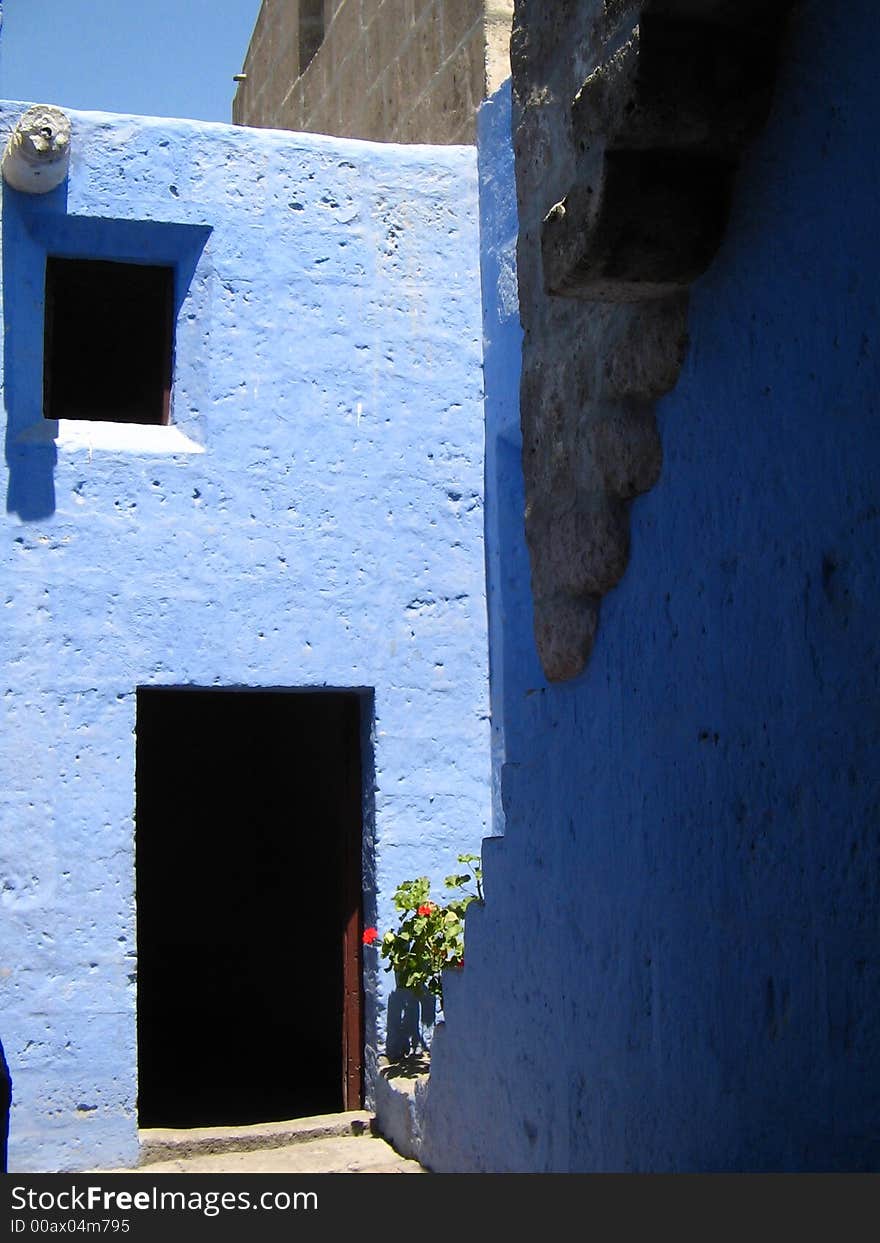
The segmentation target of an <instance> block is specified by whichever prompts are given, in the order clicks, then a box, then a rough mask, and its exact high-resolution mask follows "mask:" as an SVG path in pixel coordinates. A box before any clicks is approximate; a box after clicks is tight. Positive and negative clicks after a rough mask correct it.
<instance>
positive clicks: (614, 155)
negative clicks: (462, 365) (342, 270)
mask: <svg viewBox="0 0 880 1243" xmlns="http://www.w3.org/2000/svg"><path fill="white" fill-rule="evenodd" d="M790 7H791V2H790V0H770V3H761V4H758V3H757V2H756V0H745V2H744V3H742V4H739V3H732V2H731V0H707V2H705V3H699V2H698V0H642V2H641V3H634V2H633V0H565V2H564V3H561V4H558V5H553V6H547V5H543V4H541V3H539V0H517V4H516V7H515V14H514V29H513V35H512V40H511V63H512V69H513V85H514V95H515V103H516V108H517V112H518V117H517V120H516V125H515V137H514V147H515V154H516V175H517V194H518V201H519V208H520V224H521V228H520V238H519V246H518V270H519V281H520V306H521V315H522V321H523V328H524V342H523V376H522V389H521V419H522V428H523V460H524V471H525V479H526V516H525V525H526V537H527V541H528V545H529V552H530V557H531V565H532V588H533V598H534V609H535V633H536V640H537V644H538V649H539V653H540V656H541V661H542V664H543V668H544V671H545V673H546V675H547V677H548V678H549V679H551V680H561V679H565V678H569V677H572V676H575V675H576V674H577V673H579V672H580V671H581V669H582V668H583V666H584V663H585V662H586V660H587V658H588V656H589V652H590V649H591V646H592V641H593V637H594V635H595V630H596V623H597V617H598V610H599V603H600V600H601V598H602V596H603V595H604V594H605V593H606V592H608V591H609V590H610V589H611V588H612V587H614V586H615V585H616V583H617V582H619V580H620V577H621V575H622V574H623V572H624V569H625V567H626V562H627V558H628V541H629V536H628V530H629V521H628V513H627V502H628V501H629V500H630V499H631V498H632V497H634V496H637V495H638V494H639V493H640V492H644V491H646V490H647V489H648V488H650V487H651V486H652V485H653V484H654V482H655V481H656V479H657V477H658V475H659V471H660V461H661V448H660V443H659V437H658V434H657V429H656V426H655V423H654V416H653V412H652V408H651V407H652V403H653V402H654V401H655V400H656V399H657V398H658V397H660V396H661V395H662V394H663V393H665V392H668V391H669V389H670V388H672V386H673V385H674V384H675V382H676V380H677V377H678V372H679V369H680V366H681V363H682V360H683V357H684V351H685V346H686V340H687V336H686V319H687V291H688V289H689V286H690V285H691V283H692V282H693V281H694V280H695V279H696V278H697V277H698V276H699V275H700V274H701V273H702V272H703V271H705V269H706V268H707V266H708V265H709V263H710V262H711V260H712V258H713V256H714V254H715V253H716V251H717V249H718V247H719V245H720V243H721V240H722V238H723V235H724V228H725V224H726V219H727V213H728V208H729V204H730V200H731V192H732V187H733V180H734V175H735V170H736V165H737V161H738V159H739V156H740V154H741V152H742V150H743V148H744V146H745V145H746V143H747V142H748V141H749V140H750V139H751V138H752V137H753V136H754V135H755V134H756V133H757V132H758V130H759V129H760V127H761V125H762V124H763V122H764V120H765V119H766V116H767V112H768V109H769V106H770V100H771V94H772V87H773V77H774V72H775V66H776V60H777V55H778V47H779V42H780V38H781V34H782V29H783V22H784V19H785V17H786V15H787V12H788V10H789V9H790ZM572 343H574V345H573V344H572Z"/></svg>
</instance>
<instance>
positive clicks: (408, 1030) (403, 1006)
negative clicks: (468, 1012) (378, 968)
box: [385, 988, 437, 1062]
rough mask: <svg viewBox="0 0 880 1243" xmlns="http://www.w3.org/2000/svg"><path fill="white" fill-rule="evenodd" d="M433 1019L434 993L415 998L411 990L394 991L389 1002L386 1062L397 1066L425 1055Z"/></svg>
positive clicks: (434, 1008) (434, 1012)
mask: <svg viewBox="0 0 880 1243" xmlns="http://www.w3.org/2000/svg"><path fill="white" fill-rule="evenodd" d="M436 1018H437V998H436V997H435V996H434V994H433V993H422V994H417V993H415V992H413V990H412V989H411V988H395V989H394V990H393V992H392V993H391V996H390V997H389V998H388V1029H387V1033H386V1039H385V1056H386V1057H387V1058H388V1060H389V1061H390V1062H397V1061H399V1060H400V1059H401V1058H407V1057H411V1056H413V1055H418V1054H420V1053H426V1052H428V1050H429V1049H430V1045H431V1040H430V1033H431V1032H432V1031H433V1030H434V1023H435V1021H436Z"/></svg>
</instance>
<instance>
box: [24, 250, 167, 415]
mask: <svg viewBox="0 0 880 1243" xmlns="http://www.w3.org/2000/svg"><path fill="white" fill-rule="evenodd" d="M173 336H174V269H173V268H172V267H157V266H149V265H146V264H139V263H115V262H107V261H105V260H98V259H62V258H57V257H54V256H50V257H48V258H47V260H46V313H45V325H44V343H43V414H44V416H45V417H46V418H47V419H88V420H105V421H108V422H113V423H154V424H164V423H168V421H169V414H170V405H171V372H172V357H173Z"/></svg>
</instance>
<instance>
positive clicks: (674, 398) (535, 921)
mask: <svg viewBox="0 0 880 1243" xmlns="http://www.w3.org/2000/svg"><path fill="white" fill-rule="evenodd" d="M844 10H845V11H844ZM878 42H880V23H878V21H877V16H876V11H875V7H874V5H873V4H871V3H869V2H868V0H857V2H856V3H854V4H852V5H847V6H833V5H826V4H822V3H818V2H808V3H806V4H804V5H800V6H798V13H797V16H796V21H795V24H794V26H793V30H792V34H791V37H790V40H789V42H788V44H787V47H786V49H785V53H784V58H783V63H782V70H781V75H780V80H779V84H778V90H777V96H776V102H775V106H774V109H773V113H772V116H771V118H770V121H769V124H768V125H767V128H766V130H765V132H764V133H763V134H762V136H761V137H760V138H759V139H758V141H757V142H756V143H755V145H754V147H753V148H752V149H751V150H750V152H749V153H748V155H747V156H746V158H745V161H744V164H743V167H742V170H741V173H740V176H739V180H738V186H737V192H736V197H735V202H734V206H733V212H732V216H731V220H730V225H729V228H728V232H727V236H726V240H725V243H724V245H723V247H722V250H721V252H720V254H719V255H718V257H717V260H716V261H715V263H714V264H713V265H712V267H711V269H710V271H709V272H708V274H707V275H706V276H705V277H704V278H703V279H702V280H701V281H700V282H699V283H698V285H697V286H696V288H695V289H694V292H693V297H692V303H691V313H690V334H691V343H690V348H689V351H688V354H687V358H686V361H685V365H684V370H683V372H682V375H681V378H680V380H679V383H678V385H677V387H676V389H675V390H674V391H673V392H672V393H671V394H670V395H669V396H668V397H667V398H666V399H664V400H663V401H662V402H661V403H660V406H659V421H660V427H661V433H662V438H663V445H664V464H663V472H662V477H661V479H660V482H659V483H658V485H657V486H656V488H655V489H654V490H653V491H652V492H651V493H650V494H648V495H647V496H645V497H644V498H642V499H640V500H639V501H638V502H636V504H635V505H634V507H633V523H632V557H631V561H630V565H629V568H628V570H627V572H626V575H625V577H624V579H623V581H622V583H621V585H620V587H619V588H618V589H617V590H616V591H614V592H612V593H611V594H610V595H609V596H608V597H607V598H606V599H605V601H604V603H603V606H602V618H601V623H600V630H599V636H598V641H597V644H596V647H595V650H594V653H593V655H592V658H591V660H590V663H589V666H588V668H587V670H586V672H585V673H584V674H583V676H581V677H580V678H578V679H577V680H575V681H573V682H571V683H568V684H564V685H559V686H548V685H547V684H546V683H545V682H544V681H543V679H542V678H541V676H540V674H539V672H538V669H537V666H536V662H535V657H534V651H533V644H532V638H531V629H530V619H529V586H528V573H527V562H526V557H525V552H524V547H523V537H522V522H521V512H516V506H515V504H514V503H513V498H514V492H516V496H517V498H519V497H520V496H521V492H520V491H517V489H519V490H521V487H522V484H521V479H519V478H517V479H516V486H515V487H513V486H512V481H513V468H512V466H511V465H510V462H511V455H512V454H513V451H514V442H515V435H514V432H513V431H512V429H511V426H510V417H509V403H510V390H509V389H507V388H505V389H504V391H503V392H502V393H499V392H498V391H497V390H494V389H493V385H492V383H491V379H490V378H489V377H490V376H491V375H492V374H495V373H497V374H500V373H503V372H504V370H505V367H504V366H503V365H502V364H501V362H500V360H494V361H493V362H492V364H491V366H490V357H491V351H487V394H488V398H489V400H488V404H487V424H488V435H487V443H488V445H489V446H490V454H491V453H492V452H493V447H494V457H491V456H490V463H492V464H491V468H490V472H489V475H488V482H487V495H488V497H489V498H490V501H491V508H490V511H489V512H490V514H492V513H494V514H495V515H496V521H495V522H494V524H493V523H490V524H489V526H488V536H489V548H488V562H489V565H490V567H491V568H492V573H491V574H490V582H492V584H493V589H492V593H491V608H492V618H491V622H490V626H491V634H492V642H493V646H492V671H493V683H494V685H493V701H494V702H495V703H496V705H497V704H499V703H500V705H501V710H502V712H503V715H504V720H503V723H502V724H501V725H500V726H499V729H500V730H502V732H503V741H504V747H503V756H502V758H503V760H504V767H503V769H502V771H501V779H500V784H501V787H502V791H503V798H504V808H505V829H506V836H505V837H504V838H503V839H498V838H496V839H493V840H491V841H490V842H488V843H487V845H486V847H485V848H484V856H485V867H486V891H487V904H486V906H485V908H483V909H482V910H477V911H473V913H472V914H471V913H469V915H468V923H467V966H466V968H465V970H464V971H463V972H461V973H457V974H456V975H455V977H454V978H452V979H450V980H449V982H448V986H447V990H446V992H447V996H446V1009H447V1023H446V1025H445V1027H444V1029H443V1030H442V1033H441V1034H440V1035H439V1036H438V1037H437V1038H435V1046H434V1059H433V1069H432V1074H431V1083H430V1091H429V1098H428V1112H427V1115H426V1118H425V1122H424V1125H425V1136H426V1138H425V1146H424V1148H423V1150H422V1152H423V1156H424V1157H425V1158H426V1159H427V1160H428V1161H429V1163H430V1164H432V1166H434V1168H437V1169H441V1170H495V1171H505V1170H523V1171H527V1170H538V1171H540V1170H563V1171H564V1170H574V1171H577V1170H618V1171H627V1170H643V1171H646V1170H654V1171H660V1170H672V1171H687V1170H693V1171H706V1170H746V1169H756V1170H866V1169H876V1168H877V1166H878V1161H880V953H878V946H880V938H878V932H880V928H878V916H880V869H878V862H880V798H878V783H877V774H878V772H880V686H878V672H880V631H878V626H877V617H878V615H880V573H878V570H880V566H878V548H880V545H878V528H877V524H878V519H880V503H878V480H880V434H878V426H880V424H878V413H880V412H878V408H877V393H878V371H877V351H878V328H880V323H878V298H877V270H878V262H877V261H878V234H877V202H878V197H880V175H878V174H880V155H878V150H877V144H876V142H875V141H874V137H873V136H874V134H875V131H876V128H877V121H878V102H877V91H876V64H877V59H878V53H880V46H878ZM502 107H503V102H502V101H496V102H495V103H493V105H492V106H491V108H490V110H489V111H488V112H487V113H485V114H484V117H483V121H484V124H483V126H482V128H481V143H482V144H483V149H482V151H481V157H480V160H481V169H483V170H484V171H483V172H482V175H481V182H482V185H483V187H484V190H486V194H485V196H484V200H483V208H482V211H483V231H484V238H485V239H486V241H487V244H488V245H489V247H490V249H494V250H495V253H496V255H498V254H501V253H502V252H505V253H506V250H507V245H508V244H507V240H506V239H507V237H508V235H509V231H510V228H511V224H512V221H511V217H510V206H509V196H508V194H507V193H506V192H505V193H500V192H499V188H498V183H499V182H503V180H504V178H505V177H509V175H510V159H509V151H508V150H507V149H506V144H507V138H506V134H505V127H504V125H503V123H502V121H501V119H500V118H499V116H498V115H497V112H498V110H499V109H500V108H502ZM487 118H489V123H488V125H487V124H486V120H487ZM485 270H486V259H485V257H484V271H485ZM484 292H485V294H486V297H487V300H488V303H489V310H488V319H487V324H488V326H487V338H488V341H489V343H490V346H494V347H496V348H497V349H504V348H506V349H507V350H508V356H507V362H506V372H507V375H508V377H509V380H510V384H511V385H513V384H514V383H515V378H514V377H515V375H516V371H517V338H516V333H515V332H514V331H513V330H512V329H511V330H509V331H507V332H506V333H505V334H504V343H505V344H502V341H501V337H500V336H499V334H498V331H497V329H498V313H497V310H496V309H495V308H496V307H497V305H498V304H497V303H495V304H494V306H493V303H492V288H491V283H490V285H489V287H488V288H486V289H485V291H484ZM508 495H509V496H510V497H511V503H510V504H509V505H508V504H507V501H506V499H505V498H506V497H507V496H508ZM499 636H500V639H499Z"/></svg>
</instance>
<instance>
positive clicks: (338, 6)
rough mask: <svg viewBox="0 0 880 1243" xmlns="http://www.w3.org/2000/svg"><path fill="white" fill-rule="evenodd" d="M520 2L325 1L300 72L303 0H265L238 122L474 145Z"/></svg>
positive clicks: (502, 72) (505, 71)
mask: <svg viewBox="0 0 880 1243" xmlns="http://www.w3.org/2000/svg"><path fill="white" fill-rule="evenodd" d="M512 11H513V0H336V2H335V3H334V2H333V0H328V3H327V4H326V5H325V31H324V41H323V43H322V44H321V47H320V48H319V50H318V52H317V53H316V54H315V56H314V57H313V59H312V60H311V62H310V63H309V64H308V66H307V68H306V69H305V72H304V73H302V75H300V74H299V64H300V56H299V37H298V24H299V9H298V0H264V3H263V6H262V9H261V11H260V16H259V18H258V20H257V24H256V27H255V29H254V34H253V37H252V40H251V45H250V47H249V49H248V53H247V56H246V58H245V64H244V72H245V73H246V74H247V80H246V81H245V82H243V83H242V84H241V85H240V87H239V89H238V91H237V93H236V96H235V99H234V101H233V117H234V120H235V122H236V123H237V124H239V125H255V126H269V127H276V128H281V129H293V130H308V131H311V132H314V133H326V134H341V135H346V136H351V137H357V138H369V139H380V140H383V141H391V142H427V143H440V144H444V143H472V142H473V141H474V134H475V128H474V124H475V122H474V117H475V113H476V109H477V107H478V106H479V104H480V102H481V101H482V100H483V99H484V98H485V97H486V94H487V91H491V90H494V89H495V87H496V86H498V85H499V84H500V83H501V82H502V81H503V80H504V79H505V78H506V77H507V76H508V75H509V73H510V62H509V53H508V48H509V42H510V22H511V15H512Z"/></svg>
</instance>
